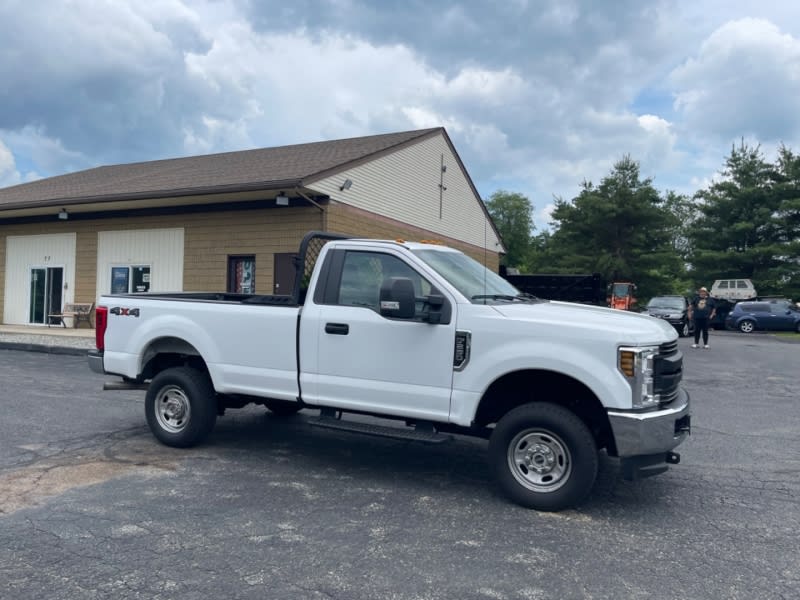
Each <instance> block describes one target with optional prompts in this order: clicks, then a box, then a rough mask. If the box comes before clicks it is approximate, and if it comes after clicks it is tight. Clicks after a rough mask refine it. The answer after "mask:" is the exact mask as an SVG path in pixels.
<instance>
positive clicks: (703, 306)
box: [689, 287, 717, 350]
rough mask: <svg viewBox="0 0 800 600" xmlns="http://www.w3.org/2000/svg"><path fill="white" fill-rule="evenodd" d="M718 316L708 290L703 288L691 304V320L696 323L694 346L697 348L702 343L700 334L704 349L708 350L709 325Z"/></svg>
mask: <svg viewBox="0 0 800 600" xmlns="http://www.w3.org/2000/svg"><path fill="white" fill-rule="evenodd" d="M716 314H717V305H716V302H714V299H713V298H711V297H710V296H709V295H708V289H706V288H704V287H701V288H700V289H699V290H698V291H697V296H695V297H694V299H693V300H692V302H691V304H689V318H690V319H691V320H693V321H694V344H692V348H697V347H698V346H699V343H700V334H701V333H702V334H703V348H705V349H706V350H708V325H709V323H711V320H712V319H713V318H714V317H715V316H716Z"/></svg>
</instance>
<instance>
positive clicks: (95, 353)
mask: <svg viewBox="0 0 800 600" xmlns="http://www.w3.org/2000/svg"><path fill="white" fill-rule="evenodd" d="M86 359H87V360H88V361H89V368H90V369H91V370H92V371H94V372H95V373H100V375H103V374H105V369H103V351H102V350H89V355H88V356H87V357H86Z"/></svg>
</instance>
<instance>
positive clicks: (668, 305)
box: [645, 296, 694, 337]
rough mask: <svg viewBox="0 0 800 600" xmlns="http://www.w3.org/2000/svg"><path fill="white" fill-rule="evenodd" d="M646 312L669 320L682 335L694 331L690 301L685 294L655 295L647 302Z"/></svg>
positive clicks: (684, 335)
mask: <svg viewBox="0 0 800 600" xmlns="http://www.w3.org/2000/svg"><path fill="white" fill-rule="evenodd" d="M645 312H646V313H647V314H648V315H650V316H651V317H658V318H659V319H665V320H666V321H669V324H670V325H672V326H673V327H674V328H675V329H677V330H678V335H679V336H681V337H686V336H688V335H690V334H691V333H693V332H694V323H693V322H692V320H691V319H689V301H688V300H686V298H684V297H683V296H655V297H654V298H651V299H650V302H648V303H647V308H646V309H645Z"/></svg>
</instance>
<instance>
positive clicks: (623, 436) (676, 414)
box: [608, 388, 691, 458]
mask: <svg viewBox="0 0 800 600" xmlns="http://www.w3.org/2000/svg"><path fill="white" fill-rule="evenodd" d="M689 405H690V402H689V394H688V392H686V390H684V389H683V388H681V389H680V390H679V391H678V397H677V398H676V399H675V400H674V401H673V402H672V405H671V406H670V407H669V408H664V409H661V410H656V411H652V412H645V413H634V412H620V411H613V410H610V411H608V420H609V422H610V423H611V431H612V432H613V433H614V441H615V443H616V447H617V456H619V457H620V458H625V457H630V456H644V455H651V454H661V453H666V452H669V451H670V450H672V449H673V448H675V446H677V445H678V444H680V443H681V442H683V440H684V439H686V436H688V435H689V433H690V430H691V421H690V419H691V417H690V414H689Z"/></svg>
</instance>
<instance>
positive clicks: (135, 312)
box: [108, 306, 139, 317]
mask: <svg viewBox="0 0 800 600" xmlns="http://www.w3.org/2000/svg"><path fill="white" fill-rule="evenodd" d="M108 312H110V313H111V314H112V315H117V316H119V317H138V316H139V309H138V308H123V307H121V306H115V307H113V308H112V309H111V310H109V311H108Z"/></svg>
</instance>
